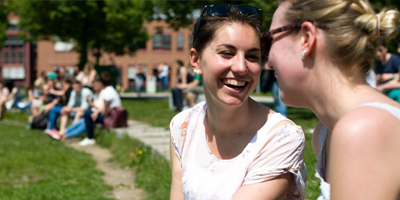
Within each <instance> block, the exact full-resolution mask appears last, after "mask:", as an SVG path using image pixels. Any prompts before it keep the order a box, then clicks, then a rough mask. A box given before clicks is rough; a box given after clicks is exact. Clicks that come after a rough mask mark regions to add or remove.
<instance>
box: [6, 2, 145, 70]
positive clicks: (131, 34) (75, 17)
mask: <svg viewBox="0 0 400 200" xmlns="http://www.w3.org/2000/svg"><path fill="white" fill-rule="evenodd" d="M10 7H11V8H12V9H13V10H14V11H15V12H16V14H17V15H18V16H19V18H20V21H19V26H20V27H21V29H22V30H24V31H25V33H26V34H25V35H24V38H25V39H26V40H36V39H46V40H51V39H53V38H54V36H58V37H59V38H60V39H61V40H63V41H67V40H69V39H73V40H74V41H75V42H76V48H75V50H76V51H77V52H78V53H79V55H80V60H79V63H78V66H79V67H81V68H82V67H83V66H84V64H85V63H86V62H87V57H88V53H87V52H88V49H92V50H94V51H93V52H94V53H95V56H96V58H97V59H96V62H97V64H98V61H99V58H100V56H101V52H102V51H106V52H112V53H115V54H117V55H121V54H125V53H133V52H135V50H136V49H137V45H138V44H140V43H142V42H144V41H146V40H147V39H148V36H147V34H146V32H145V30H144V29H143V26H142V25H143V22H144V20H145V19H146V16H148V15H149V13H150V11H151V8H152V5H151V4H149V3H148V2H147V1H136V0H127V1H114V0H83V1H68V0H48V1H19V0H11V5H10Z"/></svg>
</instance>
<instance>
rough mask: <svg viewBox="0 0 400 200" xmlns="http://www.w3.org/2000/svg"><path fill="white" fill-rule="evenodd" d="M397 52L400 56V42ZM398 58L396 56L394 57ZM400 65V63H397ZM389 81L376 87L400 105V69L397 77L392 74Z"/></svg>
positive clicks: (399, 42)
mask: <svg viewBox="0 0 400 200" xmlns="http://www.w3.org/2000/svg"><path fill="white" fill-rule="evenodd" d="M397 45H398V48H397V51H398V52H399V54H400V40H399V41H398V42H397ZM394 56H396V55H394ZM397 64H398V65H400V62H398V63H397ZM387 80H388V81H386V82H385V83H382V84H380V85H378V86H377V87H376V89H378V90H379V91H381V92H384V93H386V95H387V96H388V97H390V98H391V99H393V100H395V101H397V102H399V103H400V69H399V72H398V73H397V75H395V74H392V75H389V78H387Z"/></svg>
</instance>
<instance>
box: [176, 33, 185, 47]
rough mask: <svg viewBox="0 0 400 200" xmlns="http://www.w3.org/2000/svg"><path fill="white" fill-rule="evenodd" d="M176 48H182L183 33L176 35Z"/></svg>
mask: <svg viewBox="0 0 400 200" xmlns="http://www.w3.org/2000/svg"><path fill="white" fill-rule="evenodd" d="M176 48H177V49H178V50H183V35H182V34H178V35H176Z"/></svg>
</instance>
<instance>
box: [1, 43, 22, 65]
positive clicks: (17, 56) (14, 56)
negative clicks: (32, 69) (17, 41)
mask: <svg viewBox="0 0 400 200" xmlns="http://www.w3.org/2000/svg"><path fill="white" fill-rule="evenodd" d="M25 57H26V55H25V48H24V46H23V45H7V46H5V47H4V48H3V49H1V52H0V64H25Z"/></svg>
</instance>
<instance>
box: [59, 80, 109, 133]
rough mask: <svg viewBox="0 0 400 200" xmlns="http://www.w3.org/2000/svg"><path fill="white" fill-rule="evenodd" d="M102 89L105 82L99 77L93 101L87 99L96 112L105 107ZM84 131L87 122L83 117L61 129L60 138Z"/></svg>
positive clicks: (94, 85) (95, 85)
mask: <svg viewBox="0 0 400 200" xmlns="http://www.w3.org/2000/svg"><path fill="white" fill-rule="evenodd" d="M101 90H103V83H102V82H101V81H100V80H99V79H97V80H95V81H94V82H93V92H94V95H93V101H91V99H87V102H88V104H89V106H90V107H91V110H92V111H93V112H95V111H96V110H102V109H103V107H104V100H103V99H101V98H100V92H101ZM84 132H86V124H85V119H84V118H82V119H79V120H77V121H74V122H73V123H72V124H71V125H70V126H68V127H67V128H66V129H64V130H61V129H60V137H61V138H60V139H61V140H63V139H65V138H71V137H76V136H78V135H80V134H82V133H84Z"/></svg>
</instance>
